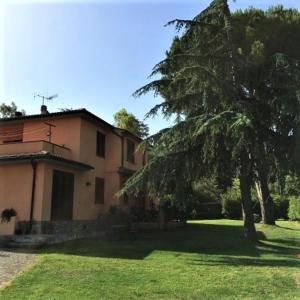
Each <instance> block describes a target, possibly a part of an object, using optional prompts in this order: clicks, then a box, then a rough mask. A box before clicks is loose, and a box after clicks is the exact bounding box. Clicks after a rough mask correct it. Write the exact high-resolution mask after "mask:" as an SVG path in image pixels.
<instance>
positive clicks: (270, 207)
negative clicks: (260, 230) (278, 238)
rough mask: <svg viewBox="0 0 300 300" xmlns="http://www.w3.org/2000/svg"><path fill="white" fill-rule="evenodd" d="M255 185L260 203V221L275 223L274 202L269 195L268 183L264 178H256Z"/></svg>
mask: <svg viewBox="0 0 300 300" xmlns="http://www.w3.org/2000/svg"><path fill="white" fill-rule="evenodd" d="M255 187H256V192H257V196H258V200H259V204H260V211H261V219H262V223H263V224H268V225H275V213H274V202H273V199H272V197H271V195H270V191H269V187H268V183H267V182H266V181H265V180H258V181H257V182H256V183H255Z"/></svg>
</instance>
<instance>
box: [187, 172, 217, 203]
mask: <svg viewBox="0 0 300 300" xmlns="http://www.w3.org/2000/svg"><path fill="white" fill-rule="evenodd" d="M192 189H193V193H194V195H195V197H196V198H197V199H198V201H199V202H219V201H220V195H221V192H222V191H221V190H220V189H219V187H218V183H217V181H216V179H215V178H211V177H208V178H202V179H201V180H199V181H196V182H194V183H193V185H192Z"/></svg>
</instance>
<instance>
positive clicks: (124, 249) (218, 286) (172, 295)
mask: <svg viewBox="0 0 300 300" xmlns="http://www.w3.org/2000/svg"><path fill="white" fill-rule="evenodd" d="M277 224H278V225H277V226H274V227H272V226H266V225H257V230H258V231H259V242H258V243H252V242H249V241H246V240H244V239H243V237H242V223H241V222H240V221H229V220H217V221H197V222H190V223H189V225H188V226H187V228H182V229H177V230H170V231H167V232H148V233H145V234H142V235H141V236H139V238H138V240H136V241H106V242H103V241H97V239H87V240H80V241H74V242H69V243H64V244H61V245H57V246H52V247H50V248H47V249H45V250H43V251H42V253H40V254H39V255H38V262H37V264H36V265H35V266H34V267H33V268H31V269H30V270H29V271H27V272H25V273H23V274H21V275H20V276H18V277H17V278H16V279H15V280H14V281H13V283H12V284H11V285H10V286H9V287H7V288H5V289H4V290H2V292H1V293H0V299H1V300H6V299H39V300H40V299H72V300H74V299H97V300H98V299H288V300H291V299H300V259H297V258H296V254H297V253H299V252H300V227H298V226H299V225H297V224H296V223H293V222H277Z"/></svg>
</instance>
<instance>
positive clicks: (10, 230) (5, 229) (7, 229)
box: [0, 217, 17, 235]
mask: <svg viewBox="0 0 300 300" xmlns="http://www.w3.org/2000/svg"><path fill="white" fill-rule="evenodd" d="M16 223H17V218H16V217H11V219H10V221H9V222H3V223H0V235H13V234H15V229H16Z"/></svg>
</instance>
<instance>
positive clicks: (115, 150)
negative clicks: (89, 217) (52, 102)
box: [80, 119, 122, 212]
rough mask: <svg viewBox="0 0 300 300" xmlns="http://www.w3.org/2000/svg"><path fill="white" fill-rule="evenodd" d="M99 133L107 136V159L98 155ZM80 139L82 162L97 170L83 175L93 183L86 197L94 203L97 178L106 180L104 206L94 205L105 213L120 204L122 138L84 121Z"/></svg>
mask: <svg viewBox="0 0 300 300" xmlns="http://www.w3.org/2000/svg"><path fill="white" fill-rule="evenodd" d="M97 132H101V133H102V134H105V157H100V156H97V155H96V143H97ZM80 137H81V138H80V149H81V152H80V161H81V162H84V163H86V164H89V165H91V166H94V168H95V169H94V170H92V171H90V172H88V173H86V174H83V175H82V179H83V180H89V182H90V183H91V185H90V187H89V193H88V195H86V196H87V197H89V198H90V199H92V201H94V200H95V178H96V177H100V178H104V185H105V186H104V204H94V209H95V210H96V211H99V212H105V211H107V210H108V209H109V208H110V206H111V205H117V204H119V199H118V197H117V196H116V195H115V194H116V193H117V192H118V191H119V189H120V183H119V174H118V173H117V172H118V168H119V167H120V165H121V146H122V145H121V138H120V137H118V136H117V135H116V134H115V133H113V132H112V131H111V129H107V128H104V127H100V126H97V124H94V123H91V122H89V121H87V120H84V119H83V120H82V122H81V134H80Z"/></svg>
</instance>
